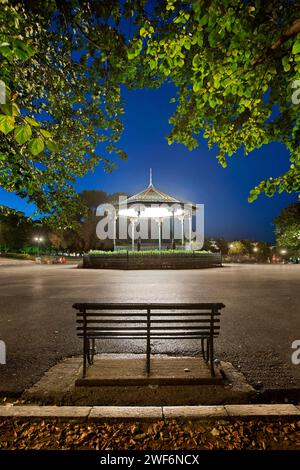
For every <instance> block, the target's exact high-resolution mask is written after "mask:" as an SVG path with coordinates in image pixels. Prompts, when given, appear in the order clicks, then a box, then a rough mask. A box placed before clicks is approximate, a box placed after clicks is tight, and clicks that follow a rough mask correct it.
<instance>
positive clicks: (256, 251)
mask: <svg viewBox="0 0 300 470" xmlns="http://www.w3.org/2000/svg"><path fill="white" fill-rule="evenodd" d="M229 248H234V244H233V243H230V244H229ZM253 251H254V253H258V252H259V248H258V247H257V246H255V247H254V248H253ZM280 254H281V255H286V254H287V250H286V249H285V248H283V249H282V250H280Z"/></svg>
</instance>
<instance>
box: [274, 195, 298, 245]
mask: <svg viewBox="0 0 300 470" xmlns="http://www.w3.org/2000/svg"><path fill="white" fill-rule="evenodd" d="M274 224H275V227H276V229H275V233H276V240H277V244H278V245H279V246H280V247H282V248H287V249H288V250H289V251H291V252H295V253H297V254H299V251H300V202H296V203H294V204H289V205H288V206H287V207H286V208H284V209H283V210H282V211H281V213H280V214H279V215H278V216H277V217H276V219H275V220H274Z"/></svg>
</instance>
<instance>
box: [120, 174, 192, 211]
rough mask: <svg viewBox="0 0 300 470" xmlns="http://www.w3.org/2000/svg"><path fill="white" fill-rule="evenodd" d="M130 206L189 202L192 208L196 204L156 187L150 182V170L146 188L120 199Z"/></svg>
mask: <svg viewBox="0 0 300 470" xmlns="http://www.w3.org/2000/svg"><path fill="white" fill-rule="evenodd" d="M123 204H124V205H127V206H130V205H132V204H145V205H148V204H180V205H184V204H190V205H192V206H193V208H194V207H195V206H196V204H195V203H192V202H190V201H184V200H181V199H178V198H175V197H173V196H171V195H170V194H167V193H165V192H163V191H161V190H160V189H157V188H156V187H155V186H154V185H153V183H152V171H151V170H150V182H149V185H148V187H147V188H146V189H144V190H143V191H141V192H139V193H137V194H134V195H133V196H130V197H128V198H127V199H125V200H123V201H122V205H123Z"/></svg>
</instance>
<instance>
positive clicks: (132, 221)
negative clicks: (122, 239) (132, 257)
mask: <svg viewBox="0 0 300 470" xmlns="http://www.w3.org/2000/svg"><path fill="white" fill-rule="evenodd" d="M130 222H131V241H132V251H134V230H135V226H134V224H135V219H130Z"/></svg>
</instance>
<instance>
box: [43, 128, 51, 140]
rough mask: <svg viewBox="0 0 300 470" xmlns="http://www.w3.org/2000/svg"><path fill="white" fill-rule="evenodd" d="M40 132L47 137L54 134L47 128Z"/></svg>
mask: <svg viewBox="0 0 300 470" xmlns="http://www.w3.org/2000/svg"><path fill="white" fill-rule="evenodd" d="M40 132H41V134H42V135H43V136H44V137H46V138H51V137H52V134H51V133H50V132H49V131H47V130H46V129H41V131H40Z"/></svg>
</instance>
